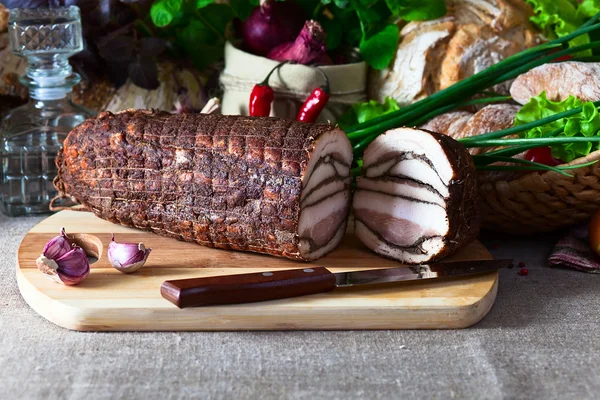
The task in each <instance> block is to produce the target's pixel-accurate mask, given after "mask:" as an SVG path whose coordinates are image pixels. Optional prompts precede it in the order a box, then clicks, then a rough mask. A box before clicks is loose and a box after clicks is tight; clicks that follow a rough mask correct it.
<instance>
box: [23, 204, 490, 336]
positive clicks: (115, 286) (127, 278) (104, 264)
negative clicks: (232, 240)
mask: <svg viewBox="0 0 600 400" xmlns="http://www.w3.org/2000/svg"><path fill="white" fill-rule="evenodd" d="M61 227H65V228H66V230H67V233H69V232H70V233H76V232H77V233H89V234H93V235H95V236H97V237H98V238H99V239H100V240H101V241H102V243H103V245H104V252H103V254H102V255H101V257H100V260H99V261H98V262H97V263H94V264H92V266H91V268H92V271H91V273H90V275H89V276H88V278H87V279H86V280H85V281H84V282H83V283H82V284H81V285H79V286H72V287H68V286H64V285H61V284H58V283H55V282H53V281H51V280H50V279H48V278H47V277H46V276H44V275H43V274H42V273H41V272H39V271H38V270H37V268H36V266H35V259H36V258H37V257H38V256H39V255H40V252H41V251H42V249H43V247H44V244H45V243H46V242H47V241H48V240H49V239H51V238H52V237H54V236H56V235H57V234H58V232H59V230H60V228H61ZM111 233H114V234H115V235H116V238H117V240H118V241H127V242H139V241H143V242H144V244H145V245H146V247H150V248H152V253H151V255H150V257H149V259H148V262H147V263H146V265H145V266H144V267H143V268H142V269H141V270H139V271H138V272H136V273H134V274H130V275H125V274H122V273H120V272H118V271H116V270H115V269H113V268H112V267H111V266H110V264H109V262H108V259H107V257H106V246H107V245H108V243H109V242H110V238H111ZM489 258H491V257H490V254H489V253H488V251H487V250H486V249H485V247H484V246H483V245H481V244H480V243H479V242H475V243H472V244H471V245H470V246H468V247H466V248H465V249H463V250H462V251H461V252H460V253H459V254H456V255H455V256H453V257H452V258H449V259H448V260H451V259H452V260H475V259H489ZM313 264H314V265H318V266H324V267H327V268H329V269H331V270H332V271H334V272H337V271H348V270H359V269H366V268H378V267H381V268H390V267H397V266H399V264H398V263H396V262H394V261H391V260H387V259H384V258H381V257H378V256H377V255H375V254H373V253H371V252H370V251H369V250H367V249H366V248H364V247H363V246H362V245H361V244H360V242H358V241H357V240H356V239H355V238H354V237H352V236H351V235H347V237H346V239H345V240H344V242H343V243H342V245H341V246H340V247H339V248H338V249H336V250H335V251H334V252H332V253H331V254H329V255H328V256H326V257H323V258H321V259H320V260H317V261H316V262H314V263H313ZM306 265H307V264H305V263H298V262H293V261H288V260H284V259H279V258H276V257H270V256H262V255H256V254H251V253H241V252H231V251H225V250H216V249H209V248H206V247H202V246H199V245H196V244H192V243H185V242H180V241H177V240H174V239H170V238H164V237H161V236H158V235H155V234H152V233H149V232H143V231H139V230H136V229H130V228H126V227H123V226H120V225H115V224H111V223H109V222H106V221H103V220H101V219H99V218H97V217H96V216H94V215H93V214H91V213H86V212H74V211H61V212H59V213H57V214H55V215H53V216H51V217H49V218H48V219H46V220H44V221H43V222H41V223H40V224H38V225H37V226H35V227H34V228H33V229H31V231H29V233H27V235H26V236H25V238H24V239H23V241H22V242H21V245H20V247H19V252H18V265H17V281H18V284H19V289H20V291H21V294H22V295H23V297H24V298H25V300H26V301H27V303H28V304H29V305H30V306H31V307H32V308H33V309H34V310H35V311H36V312H38V313H39V314H40V315H42V316H43V317H45V318H46V319H48V320H50V321H52V322H54V323H55V324H57V325H60V326H62V327H65V328H68V329H74V330H80V331H129V330H133V331H164V330H166V331H177V330H183V331H187V330H207V331H220V330H224V331H225V330H293V329H310V330H315V329H318V330H321V329H349V330H352V329H432V328H464V327H468V326H471V325H473V324H474V323H476V322H477V321H479V320H480V319H481V318H483V317H484V316H485V315H486V314H487V312H488V311H489V310H490V308H491V307H492V305H493V302H494V299H495V298H496V290H497V285H498V274H497V272H493V273H487V274H480V275H475V276H470V277H466V278H465V277H462V278H448V279H443V280H442V279H440V280H426V281H421V282H404V283H395V284H386V285H385V286H377V287H375V286H371V287H367V286H362V287H355V288H344V289H336V290H334V291H333V292H330V293H326V294H322V295H312V296H305V297H301V298H295V299H286V300H277V301H270V302H263V303H253V304H245V305H229V306H219V307H204V308H188V309H183V310H181V309H179V308H177V307H175V306H174V305H173V304H171V303H170V302H168V301H167V300H165V299H163V298H162V297H161V295H160V291H159V288H160V285H161V284H162V282H163V281H165V280H167V279H180V278H186V277H200V276H209V275H221V274H236V273H247V272H259V271H265V270H270V269H276V268H282V269H283V268H305V267H306Z"/></svg>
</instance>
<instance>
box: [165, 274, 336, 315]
mask: <svg viewBox="0 0 600 400" xmlns="http://www.w3.org/2000/svg"><path fill="white" fill-rule="evenodd" d="M333 288H335V275H334V274H333V273H331V272H329V270H327V269H326V268H323V267H310V268H303V269H290V270H283V271H269V272H257V273H252V274H241V275H224V276H211V277H207V278H191V279H179V280H172V281H165V282H164V283H163V284H162V286H161V288H160V294H161V295H162V296H163V297H164V298H165V299H167V300H169V301H170V302H171V303H173V304H175V305H176V306H177V307H179V308H185V307H197V306H211V305H223V304H239V303H252V302H256V301H265V300H276V299H284V298H288V297H297V296H304V295H308V294H315V293H323V292H328V291H330V290H332V289H333Z"/></svg>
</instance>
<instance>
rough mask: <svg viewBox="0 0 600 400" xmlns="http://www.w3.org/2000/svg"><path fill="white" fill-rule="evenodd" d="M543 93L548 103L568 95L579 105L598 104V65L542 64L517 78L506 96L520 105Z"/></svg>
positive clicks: (599, 87) (599, 67)
mask: <svg viewBox="0 0 600 400" xmlns="http://www.w3.org/2000/svg"><path fill="white" fill-rule="evenodd" d="M542 92H546V97H547V98H548V100H553V101H561V100H565V99H566V98H567V97H569V96H570V95H573V96H575V97H577V98H579V99H580V100H582V101H598V100H600V63H587V62H576V61H566V62H561V63H552V64H544V65H540V66H539V67H536V68H533V69H532V70H530V71H528V72H526V73H524V74H522V75H519V76H518V77H517V79H515V80H514V82H513V83H512V85H511V87H510V95H511V96H512V98H513V99H514V100H515V101H516V102H518V103H520V104H525V103H527V102H528V101H529V100H530V99H531V98H532V97H535V96H539V95H540V94H541V93H542Z"/></svg>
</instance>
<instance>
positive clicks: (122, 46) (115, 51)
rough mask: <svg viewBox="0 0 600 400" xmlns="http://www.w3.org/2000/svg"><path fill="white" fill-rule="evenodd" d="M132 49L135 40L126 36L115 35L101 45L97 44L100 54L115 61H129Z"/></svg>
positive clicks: (131, 56)
mask: <svg viewBox="0 0 600 400" xmlns="http://www.w3.org/2000/svg"><path fill="white" fill-rule="evenodd" d="M134 49H135V42H134V40H133V38H130V37H128V36H117V37H115V38H113V39H111V40H109V41H108V42H106V43H103V44H102V45H100V44H98V52H99V53H100V56H101V57H102V58H104V59H105V60H110V61H112V62H115V63H120V62H129V61H131V59H132V58H133V50H134Z"/></svg>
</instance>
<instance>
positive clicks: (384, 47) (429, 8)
mask: <svg viewBox="0 0 600 400" xmlns="http://www.w3.org/2000/svg"><path fill="white" fill-rule="evenodd" d="M313 15H314V17H315V18H316V19H318V20H319V22H320V23H321V24H322V25H323V27H324V28H325V31H326V32H327V35H328V37H327V50H336V49H337V48H338V47H339V46H341V45H347V46H351V47H358V48H359V49H360V54H361V57H362V59H363V60H364V61H366V62H367V64H369V65H370V66H371V67H373V68H376V69H382V68H385V67H387V66H388V64H389V63H390V61H391V60H392V58H393V57H394V54H395V53H396V49H397V47H398V40H399V36H400V32H399V29H398V25H397V24H396V22H397V21H398V20H404V21H420V20H429V19H435V18H440V17H443V16H444V15H446V5H445V3H444V1H443V0H427V1H423V0H321V4H320V5H318V6H317V7H316V8H315V11H314V13H313Z"/></svg>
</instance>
